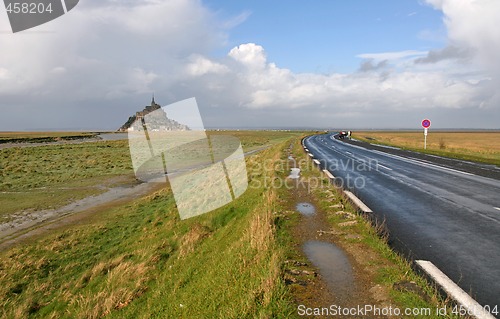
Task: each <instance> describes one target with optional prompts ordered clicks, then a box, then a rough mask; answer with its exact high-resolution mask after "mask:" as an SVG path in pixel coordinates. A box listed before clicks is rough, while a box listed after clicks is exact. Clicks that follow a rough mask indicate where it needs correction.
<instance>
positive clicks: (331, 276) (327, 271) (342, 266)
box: [303, 240, 355, 299]
mask: <svg viewBox="0 0 500 319" xmlns="http://www.w3.org/2000/svg"><path fill="white" fill-rule="evenodd" d="M303 250H304V253H305V254H306V256H307V258H308V259H309V260H310V261H311V262H312V263H313V264H314V265H315V266H316V267H318V269H319V273H320V274H321V276H322V277H323V279H324V280H325V282H326V283H327V285H328V287H329V288H330V289H331V291H332V292H333V293H334V294H335V296H336V297H337V298H340V299H344V298H346V297H348V296H349V295H350V294H352V292H353V291H354V288H355V287H354V285H355V284H354V276H353V274H352V267H351V264H350V263H349V260H348V259H347V256H346V255H345V254H344V252H343V251H342V250H340V249H339V248H338V247H337V246H335V245H333V244H331V243H326V242H321V241H316V240H310V241H307V242H306V243H305V244H304V246H303Z"/></svg>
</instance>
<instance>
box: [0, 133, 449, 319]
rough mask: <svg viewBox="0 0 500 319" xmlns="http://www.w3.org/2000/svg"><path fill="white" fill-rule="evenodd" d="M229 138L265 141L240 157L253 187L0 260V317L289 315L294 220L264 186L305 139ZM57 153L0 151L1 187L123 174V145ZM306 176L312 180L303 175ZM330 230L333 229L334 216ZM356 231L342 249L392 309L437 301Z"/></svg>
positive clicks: (114, 216)
mask: <svg viewBox="0 0 500 319" xmlns="http://www.w3.org/2000/svg"><path fill="white" fill-rule="evenodd" d="M215 134H228V132H220V133H215ZM230 134H231V135H233V133H230ZM234 135H236V136H237V137H238V138H240V139H241V141H242V144H243V146H244V148H245V150H246V151H248V150H249V149H255V148H259V147H262V146H264V145H272V146H271V147H270V148H268V149H266V150H263V151H261V152H259V153H257V154H256V155H253V156H251V157H247V158H246V161H247V167H248V169H249V181H250V184H251V185H254V186H253V187H249V188H248V190H247V191H246V192H245V193H244V194H243V195H242V196H241V197H239V198H238V199H236V200H235V201H233V202H232V203H230V204H228V205H226V206H224V207H221V208H219V209H217V210H215V211H212V212H210V213H207V214H204V215H201V216H197V217H195V218H191V219H187V220H180V219H179V216H178V213H177V210H176V208H175V205H176V204H175V201H174V198H173V195H172V193H171V191H170V190H169V189H168V188H165V189H163V190H161V191H158V192H155V193H154V194H151V195H149V196H147V197H145V198H142V199H139V200H135V201H133V202H131V203H129V204H126V205H123V206H118V207H111V208H110V207H106V208H103V209H101V211H98V212H96V213H95V214H93V215H91V217H88V218H87V219H86V220H85V221H83V222H80V223H79V224H77V225H71V226H69V225H66V226H64V227H63V228H59V229H56V230H53V231H52V232H51V233H50V234H46V235H44V236H42V237H40V236H39V237H38V238H36V239H35V240H33V241H32V242H31V243H30V242H29V241H28V242H24V243H23V245H20V246H17V247H14V248H10V249H8V250H5V251H3V252H0V283H1V284H0V295H1V296H3V298H2V299H0V317H1V318H102V317H104V316H106V318H298V316H297V308H296V306H297V305H296V304H294V298H293V294H292V293H291V289H293V287H290V286H288V285H286V284H285V276H284V273H285V271H286V269H287V268H286V267H287V266H285V261H286V260H287V259H288V258H290V256H291V255H293V252H294V251H296V249H297V247H296V246H295V244H294V241H293V238H291V237H290V227H293V222H294V220H295V221H296V219H294V218H291V219H290V220H289V222H290V223H288V222H285V220H284V219H283V218H282V217H280V216H279V214H278V215H277V214H276V212H282V211H284V210H286V209H287V207H288V206H287V201H288V200H289V197H287V196H290V195H289V194H288V193H287V191H286V190H285V189H276V188H273V187H269V185H268V184H267V185H266V183H265V182H264V181H267V182H269V181H274V180H276V179H282V178H284V177H285V176H287V175H288V173H289V172H288V171H287V170H286V169H283V168H282V167H281V168H280V167H277V166H276V165H275V163H276V162H277V161H278V162H283V161H284V160H285V161H286V160H287V154H286V150H287V149H288V147H289V145H290V143H292V142H293V143H294V145H295V152H296V156H297V158H299V156H302V157H304V154H303V153H300V152H299V143H300V138H299V137H300V136H302V135H303V134H301V133H297V132H292V133H290V132H235V133H234ZM60 147H61V146H55V145H51V146H43V147H35V148H26V149H19V148H14V149H6V150H3V151H1V152H0V154H1V156H3V161H2V162H1V163H2V165H13V166H9V169H8V171H9V172H11V173H10V175H8V176H7V177H8V180H9V186H8V188H9V190H10V191H12V190H13V189H16V190H18V192H19V193H22V192H26V193H31V192H32V191H33V189H34V187H38V188H43V187H47V188H49V189H52V190H54V189H55V188H57V187H60V186H61V185H73V184H74V185H78V184H79V183H81V185H86V186H91V185H92V183H93V182H95V181H97V180H98V179H102V180H100V182H102V183H104V182H106V181H108V180H109V179H110V178H111V179H113V178H114V177H115V176H123V174H125V175H126V174H130V173H131V168H130V163H129V159H127V156H128V149H127V144H126V142H125V141H115V142H100V143H85V144H77V145H64V147H62V148H60ZM5 154H8V156H5ZM87 155H88V156H87ZM107 158H109V160H104V159H107ZM9 159H10V160H9ZM20 159H21V160H22V161H19V160H20ZM93 159H96V160H97V159H100V160H97V161H96V162H95V163H93V164H92V165H88V164H87V162H86V161H89V160H93ZM12 162H14V163H12ZM68 163H69V164H70V165H68V166H65V165H67V164H68ZM110 165H114V167H110ZM23 167H30V170H23ZM255 167H257V168H259V169H254V168H255ZM14 168H16V169H14ZM38 168H40V169H38ZM113 169H114V170H113ZM35 170H36V171H35ZM2 171H3V170H2ZM67 171H68V172H67ZM303 174H304V176H305V177H307V176H313V175H315V174H316V175H317V174H319V173H318V172H317V171H315V170H312V169H307V168H304V171H303ZM25 175H26V176H25ZM29 176H31V178H29ZM2 181H3V179H2ZM44 181H45V182H44ZM38 183H40V184H38ZM323 184H327V183H326V181H325V182H324V183H323ZM43 185H44V186H43ZM255 185H258V186H255ZM3 187H6V186H3ZM329 187H330V186H329ZM314 192H315V193H314V196H315V197H316V198H317V202H318V203H319V204H320V205H322V206H321V207H322V209H324V210H326V209H329V207H330V205H332V203H338V202H339V201H340V202H343V200H342V199H341V198H340V197H339V196H338V195H335V196H334V198H332V197H331V194H333V193H334V192H335V190H333V189H331V187H330V188H327V189H318V190H315V191H314ZM6 194H7V195H8V196H12V194H10V193H6ZM8 196H7V198H9V197H8ZM21 198H22V197H18V198H17V200H18V201H21ZM31 200H32V201H33V203H35V202H36V200H35V198H32V199H31ZM53 200H54V201H55V200H56V199H53ZM343 203H345V204H346V210H350V211H352V212H354V210H353V209H352V207H349V206H348V203H347V202H343ZM5 205H6V203H5V202H2V207H3V206H5ZM297 214H298V213H297V212H295V216H297ZM331 222H332V226H333V227H334V226H335V222H337V220H335V219H332V220H331ZM357 232H358V233H359V234H360V235H361V236H362V237H360V238H362V240H361V242H360V241H359V240H358V239H345V240H344V241H343V245H344V247H347V248H348V247H350V245H352V246H353V247H354V246H356V247H358V248H357V251H358V252H361V253H362V254H363V255H365V256H370V259H369V260H366V259H365V260H366V263H365V264H360V265H361V267H364V268H363V269H364V270H363V271H368V272H370V273H373V274H374V276H375V277H376V280H377V282H378V283H379V284H380V285H383V286H384V287H386V288H385V289H387V293H388V297H387V298H389V299H387V302H389V303H391V304H396V305H399V306H401V307H404V306H407V307H415V306H428V305H435V304H437V303H438V302H439V300H438V299H435V298H436V297H435V296H434V295H433V291H432V289H430V288H429V287H427V286H426V284H425V282H424V281H423V280H422V279H421V278H419V277H418V276H416V275H415V274H414V273H413V271H412V270H411V268H410V267H409V266H408V264H405V263H404V261H403V260H402V259H401V258H399V257H397V256H396V255H395V254H394V253H393V252H392V251H391V250H390V249H389V247H388V246H387V244H386V243H385V242H384V241H383V240H380V239H379V238H378V237H377V233H376V232H375V231H374V230H373V228H371V226H370V225H369V224H368V223H366V222H363V220H362V219H361V218H359V226H358V227H357ZM359 247H361V248H359ZM347 248H346V249H347ZM374 256H375V257H374ZM372 257H373V258H372ZM400 281H416V282H417V283H418V285H419V287H423V288H422V289H424V290H425V291H426V293H427V294H428V296H430V298H431V299H430V301H423V300H422V298H421V297H419V296H418V295H416V294H415V293H412V292H407V291H406V292H405V291H398V290H397V289H393V288H392V287H393V286H394V283H397V282H400Z"/></svg>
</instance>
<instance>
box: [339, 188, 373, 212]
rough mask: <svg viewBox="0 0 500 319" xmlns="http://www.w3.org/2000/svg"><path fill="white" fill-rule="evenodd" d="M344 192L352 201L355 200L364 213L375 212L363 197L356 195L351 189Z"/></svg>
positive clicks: (355, 203)
mask: <svg viewBox="0 0 500 319" xmlns="http://www.w3.org/2000/svg"><path fill="white" fill-rule="evenodd" d="M344 194H346V196H347V197H349V199H350V200H351V202H353V203H354V205H356V206H357V207H358V208H359V209H360V210H361V211H362V212H363V213H365V214H371V213H373V211H372V210H371V209H370V208H369V207H368V206H366V204H365V203H363V202H362V201H361V199H359V198H358V197H356V195H354V194H353V193H351V192H350V191H344Z"/></svg>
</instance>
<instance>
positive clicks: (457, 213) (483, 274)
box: [304, 134, 500, 308]
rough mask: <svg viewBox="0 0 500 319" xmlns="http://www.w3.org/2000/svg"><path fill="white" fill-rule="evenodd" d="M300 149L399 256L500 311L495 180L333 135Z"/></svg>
mask: <svg viewBox="0 0 500 319" xmlns="http://www.w3.org/2000/svg"><path fill="white" fill-rule="evenodd" d="M304 144H305V146H306V147H307V148H308V149H309V151H310V152H311V153H312V154H313V155H314V157H315V158H316V159H318V160H320V162H321V163H322V166H323V168H327V169H329V170H330V172H332V173H333V175H335V176H336V177H337V178H338V180H339V181H341V182H343V184H344V188H346V189H350V190H351V191H353V192H354V193H355V194H356V195H357V196H358V197H359V198H360V199H361V200H363V201H364V202H365V203H366V204H367V205H368V206H369V207H370V208H371V209H372V210H373V211H374V212H375V214H376V216H377V218H379V220H384V219H385V220H386V224H387V227H388V229H389V231H390V236H391V238H390V239H391V244H392V245H393V246H394V248H395V249H396V250H398V251H400V252H402V253H404V254H405V255H407V256H409V257H410V258H413V259H424V260H429V261H431V262H432V263H434V264H435V265H436V266H437V267H439V268H440V269H441V270H442V271H443V272H444V273H445V274H446V275H448V276H449V277H450V278H451V279H452V280H453V281H454V282H455V283H457V284H458V285H459V286H460V287H461V288H462V289H463V290H465V291H466V292H468V293H470V294H471V296H472V297H474V298H475V299H476V300H477V301H478V302H479V303H480V304H482V305H489V306H491V307H493V306H495V305H498V307H499V308H500V180H498V178H497V177H495V178H490V177H484V176H479V175H476V174H473V173H470V172H465V171H461V170H457V169H454V168H452V167H449V166H442V165H440V164H434V163H431V162H429V161H427V160H425V161H424V160H421V159H416V158H408V157H403V156H399V155H395V154H389V153H387V152H383V151H381V150H380V149H378V150H373V149H368V148H365V147H361V146H359V145H352V144H349V143H345V142H342V141H339V140H335V139H334V138H333V135H332V134H325V135H316V136H311V137H308V138H306V139H305V141H304ZM468 165H470V163H469V164H468Z"/></svg>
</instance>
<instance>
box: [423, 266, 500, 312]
mask: <svg viewBox="0 0 500 319" xmlns="http://www.w3.org/2000/svg"><path fill="white" fill-rule="evenodd" d="M415 262H416V263H417V265H418V266H419V267H420V268H421V269H422V270H423V271H424V272H426V273H427V274H428V275H429V276H430V277H431V278H432V280H434V282H436V283H437V284H438V285H439V286H441V288H442V289H443V290H444V291H445V292H446V293H447V294H448V296H450V297H451V298H452V299H454V300H455V301H456V302H458V304H459V305H460V306H461V308H462V307H463V308H464V309H465V310H466V311H467V312H468V313H469V314H471V315H472V317H473V318H478V319H483V318H484V319H495V317H493V315H492V314H490V313H489V312H488V311H486V310H485V309H484V308H483V307H482V306H481V305H480V304H479V303H478V302H477V301H476V300H474V299H473V298H472V297H471V296H469V295H468V294H467V293H466V292H465V291H463V290H462V288H460V287H459V286H458V285H457V284H456V283H454V282H453V281H452V280H451V279H450V278H449V277H448V276H446V275H445V274H444V273H443V272H442V271H441V270H440V269H439V268H437V267H436V266H435V265H434V264H433V263H432V262H430V261H426V260H416V261H415Z"/></svg>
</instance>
